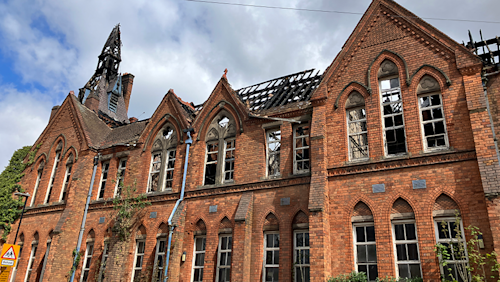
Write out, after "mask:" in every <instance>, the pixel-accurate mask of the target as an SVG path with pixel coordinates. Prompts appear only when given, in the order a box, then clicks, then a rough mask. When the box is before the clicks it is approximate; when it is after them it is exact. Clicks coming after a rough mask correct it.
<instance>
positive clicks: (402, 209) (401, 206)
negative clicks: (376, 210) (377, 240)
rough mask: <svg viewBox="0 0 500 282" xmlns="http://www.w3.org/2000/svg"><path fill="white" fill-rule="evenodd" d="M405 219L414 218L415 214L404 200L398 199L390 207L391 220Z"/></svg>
mask: <svg viewBox="0 0 500 282" xmlns="http://www.w3.org/2000/svg"><path fill="white" fill-rule="evenodd" d="M405 218H415V212H414V210H413V208H412V207H411V206H410V204H409V203H408V202H407V201H406V200H404V199H402V198H398V199H397V200H396V201H394V204H393V205H392V209H391V219H405Z"/></svg>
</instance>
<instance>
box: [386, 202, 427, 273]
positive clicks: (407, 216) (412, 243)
mask: <svg viewBox="0 0 500 282" xmlns="http://www.w3.org/2000/svg"><path fill="white" fill-rule="evenodd" d="M391 223H392V238H393V243H394V253H395V260H396V273H397V275H398V276H399V277H401V278H415V277H422V269H421V266H420V254H419V249H418V236H417V225H416V224H415V213H414V212H413V209H412V207H411V206H410V205H409V204H408V202H406V201H405V200H403V199H401V198H399V199H397V200H396V201H395V202H394V205H393V206H392V210H391Z"/></svg>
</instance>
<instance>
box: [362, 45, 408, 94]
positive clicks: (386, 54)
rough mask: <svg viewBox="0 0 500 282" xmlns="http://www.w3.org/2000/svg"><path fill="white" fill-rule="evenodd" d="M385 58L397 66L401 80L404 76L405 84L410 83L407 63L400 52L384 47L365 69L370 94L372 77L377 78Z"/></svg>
mask: <svg viewBox="0 0 500 282" xmlns="http://www.w3.org/2000/svg"><path fill="white" fill-rule="evenodd" d="M385 60H390V61H391V62H392V63H394V64H395V65H396V66H397V68H398V76H399V77H400V78H401V80H403V78H405V79H406V85H407V86H408V85H410V74H409V72H408V64H407V63H406V60H405V59H404V58H403V56H401V55H400V54H398V53H396V52H393V51H390V50H387V49H384V50H382V51H381V52H380V53H379V54H378V55H377V56H376V57H375V59H373V61H372V62H371V63H370V66H369V67H368V70H367V76H366V77H367V88H368V92H369V93H370V94H371V93H372V90H373V89H372V85H371V81H372V78H373V79H374V80H378V78H379V76H378V74H379V73H378V71H379V69H380V67H381V65H382V63H383V62H384V61H385Z"/></svg>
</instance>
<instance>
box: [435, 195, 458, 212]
mask: <svg viewBox="0 0 500 282" xmlns="http://www.w3.org/2000/svg"><path fill="white" fill-rule="evenodd" d="M457 214H458V215H460V207H459V206H458V204H457V203H456V202H455V201H454V200H453V199H452V198H450V196H448V195H446V194H444V193H443V194H441V195H439V197H437V199H436V201H435V202H434V205H433V207H432V215H433V216H455V215H457Z"/></svg>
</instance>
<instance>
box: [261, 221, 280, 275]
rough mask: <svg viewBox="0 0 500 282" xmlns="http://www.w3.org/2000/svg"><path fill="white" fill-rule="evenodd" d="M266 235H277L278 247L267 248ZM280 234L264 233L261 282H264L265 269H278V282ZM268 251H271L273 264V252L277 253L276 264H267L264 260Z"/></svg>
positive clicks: (276, 232) (274, 232)
mask: <svg viewBox="0 0 500 282" xmlns="http://www.w3.org/2000/svg"><path fill="white" fill-rule="evenodd" d="M267 235H278V247H274V246H273V247H267ZM273 240H274V238H273ZM279 241H280V232H279V231H266V232H264V240H263V242H264V246H263V247H264V252H263V253H264V254H263V259H262V260H263V264H262V282H266V268H278V281H279V270H280V264H279V257H280V255H279V253H280V244H279V243H280V242H279ZM268 251H272V252H273V262H274V258H275V256H274V252H275V251H278V264H274V263H273V264H267V260H266V255H267V253H266V252H268Z"/></svg>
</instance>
